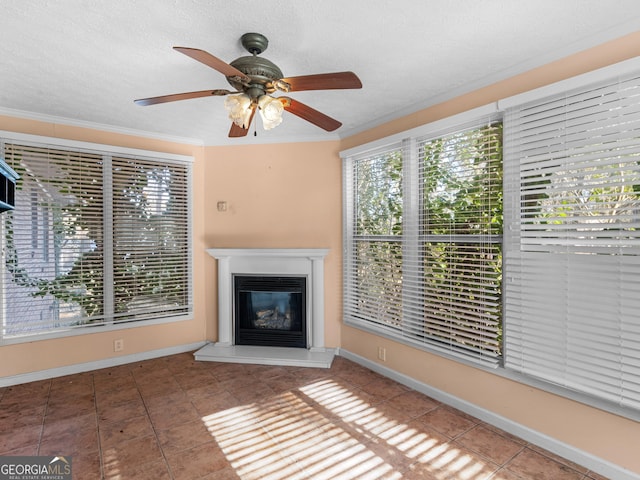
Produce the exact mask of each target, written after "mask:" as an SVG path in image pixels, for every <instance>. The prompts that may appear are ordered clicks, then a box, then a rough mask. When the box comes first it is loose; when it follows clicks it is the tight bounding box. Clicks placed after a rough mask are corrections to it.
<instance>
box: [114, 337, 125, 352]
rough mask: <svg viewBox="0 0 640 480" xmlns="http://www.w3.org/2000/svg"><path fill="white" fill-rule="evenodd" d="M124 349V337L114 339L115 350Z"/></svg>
mask: <svg viewBox="0 0 640 480" xmlns="http://www.w3.org/2000/svg"><path fill="white" fill-rule="evenodd" d="M123 350H124V340H123V339H122V338H119V339H117V340H114V341H113V351H114V352H121V351H123Z"/></svg>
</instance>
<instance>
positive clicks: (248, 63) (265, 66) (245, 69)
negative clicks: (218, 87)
mask: <svg viewBox="0 0 640 480" xmlns="http://www.w3.org/2000/svg"><path fill="white" fill-rule="evenodd" d="M230 65H231V66H232V67H234V68H237V69H238V70H240V71H241V72H242V73H244V74H245V75H246V76H247V77H249V78H250V79H251V82H249V87H247V85H246V83H245V84H243V83H242V81H240V80H239V79H238V78H237V77H227V81H228V82H229V83H230V84H231V85H232V86H233V87H234V88H236V89H237V90H239V91H241V92H242V91H244V92H246V93H247V94H249V95H251V94H250V92H248V91H247V90H248V89H250V88H252V87H253V88H258V89H261V90H262V91H263V94H264V93H273V92H274V91H275V90H276V88H275V86H274V85H273V81H274V80H280V79H281V78H282V77H283V76H284V75H283V74H282V71H281V70H280V69H279V68H278V66H277V65H276V64H275V63H273V62H272V61H270V60H267V59H266V58H263V57H257V56H255V55H254V56H246V57H240V58H237V59H236V60H234V61H233V62H231V63H230Z"/></svg>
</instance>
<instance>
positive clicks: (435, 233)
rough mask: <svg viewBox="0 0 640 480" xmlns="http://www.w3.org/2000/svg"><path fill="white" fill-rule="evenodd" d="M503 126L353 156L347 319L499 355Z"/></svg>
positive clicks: (437, 344) (471, 352)
mask: <svg viewBox="0 0 640 480" xmlns="http://www.w3.org/2000/svg"><path fill="white" fill-rule="evenodd" d="M501 131H502V127H501V124H500V123H495V122H492V121H488V122H484V123H483V124H476V125H475V126H473V127H470V128H465V129H463V130H461V131H454V132H453V133H448V134H444V135H439V136H435V137H433V136H427V137H422V138H413V139H406V140H403V141H400V142H398V143H394V144H390V145H388V146H385V147H383V148H381V149H380V150H377V151H373V152H367V153H364V154H360V155H354V156H350V157H348V158H347V159H346V160H345V174H344V177H345V199H346V202H345V220H346V225H345V232H346V236H345V247H346V257H345V321H346V322H347V323H348V324H351V325H354V326H357V327H361V328H365V329H372V330H374V331H375V332H376V333H381V334H383V335H388V336H391V337H392V338H395V339H398V340H400V341H403V342H406V343H409V344H411V345H418V346H421V347H424V348H427V349H430V350H435V351H438V352H441V353H445V354H449V355H453V356H455V357H458V358H465V359H466V360H470V361H474V362H479V363H482V364H486V365H492V366H495V365H497V364H498V362H499V359H500V355H501V328H502V327H501V311H502V303H501V299H500V296H501V291H500V290H501V287H500V285H501V279H502V277H501V264H502V248H501V241H502V147H501V142H502V135H501Z"/></svg>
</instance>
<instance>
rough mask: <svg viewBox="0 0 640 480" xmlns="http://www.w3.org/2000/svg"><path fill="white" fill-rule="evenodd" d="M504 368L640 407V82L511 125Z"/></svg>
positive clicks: (525, 115) (520, 111)
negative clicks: (509, 226)
mask: <svg viewBox="0 0 640 480" xmlns="http://www.w3.org/2000/svg"><path fill="white" fill-rule="evenodd" d="M505 199H506V200H505V204H506V206H505V222H506V223H507V224H508V225H511V228H509V229H507V231H506V232H505V250H506V255H505V258H506V265H507V271H506V282H505V316H506V318H507V320H506V329H505V346H506V349H505V366H506V367H507V368H510V369H513V370H517V371H519V372H522V373H524V374H527V375H530V376H533V377H536V378H539V379H543V380H545V381H548V382H551V383H553V384H556V385H560V386H562V387H565V388H568V389H571V390H574V391H578V392H582V393H587V394H589V395H592V396H595V397H597V398H600V399H603V400H606V401H609V402H614V403H615V404H616V405H619V406H623V407H632V408H636V409H637V408H640V315H639V313H638V312H640V230H639V227H640V76H637V75H631V76H627V77H626V78H619V79H616V80H614V81H610V82H601V83H599V84H597V85H592V86H590V87H585V88H581V89H578V90H574V91H572V92H570V93H566V94H562V95H555V96H553V97H549V98H546V99H543V100H538V101H534V102H530V103H527V104H525V105H521V106H517V107H514V108H512V109H510V110H509V111H508V112H507V114H506V117H505Z"/></svg>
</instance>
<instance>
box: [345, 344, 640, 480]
mask: <svg viewBox="0 0 640 480" xmlns="http://www.w3.org/2000/svg"><path fill="white" fill-rule="evenodd" d="M338 355H340V356H342V357H344V358H346V359H348V360H351V361H353V362H355V363H358V364H359V365H362V366H363V367H367V368H369V369H370V370H373V371H374V372H377V373H379V374H381V375H384V376H385V377H388V378H390V379H392V380H395V381H396V382H398V383H401V384H403V385H406V386H407V387H409V388H412V389H413V390H416V391H418V392H421V393H424V394H425V395H428V396H429V397H431V398H434V399H436V400H438V401H440V402H442V403H444V404H447V405H450V406H452V407H454V408H457V409H458V410H461V411H463V412H465V413H468V414H469V415H472V416H474V417H476V418H478V419H480V420H482V421H484V422H487V423H489V424H491V425H494V426H496V427H498V428H500V429H502V430H504V431H505V432H508V433H510V434H512V435H515V436H517V437H520V438H522V439H523V440H526V441H527V442H530V443H533V444H535V445H538V446H539V447H541V448H544V449H546V450H548V451H550V452H553V453H555V454H557V455H560V456H561V457H564V458H566V459H567V460H570V461H572V462H574V463H577V464H578V465H581V466H583V467H585V468H588V469H589V470H591V471H593V472H596V473H599V474H600V475H604V476H605V477H607V478H612V479H614V478H615V479H616V480H640V475H639V474H637V473H635V472H632V471H630V470H627V469H625V468H623V467H621V466H619V465H616V464H614V463H611V462H609V461H607V460H604V459H602V458H599V457H596V456H595V455H592V454H590V453H588V452H585V451H583V450H580V449H578V448H576V447H574V446H571V445H569V444H566V443H564V442H561V441H559V440H556V439H555V438H553V437H550V436H548V435H545V434H543V433H540V432H537V431H535V430H533V429H531V428H529V427H526V426H524V425H521V424H519V423H516V422H514V421H512V420H509V419H508V418H505V417H503V416H501V415H498V414H496V413H494V412H491V411H490V410H486V409H484V408H482V407H479V406H477V405H475V404H473V403H470V402H467V401H466V400H462V399H461V398H458V397H455V396H453V395H451V394H449V393H447V392H444V391H442V390H439V389H437V388H434V387H431V386H429V385H427V384H426V383H422V382H419V381H418V380H415V379H414V378H411V377H409V376H407V375H404V374H402V373H399V372H396V371H395V370H392V369H390V368H388V367H385V366H383V365H380V364H379V363H376V362H373V361H371V360H369V359H367V358H364V357H361V356H360V355H357V354H355V353H352V352H349V351H348V350H344V349H343V348H340V349H339V351H338Z"/></svg>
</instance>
